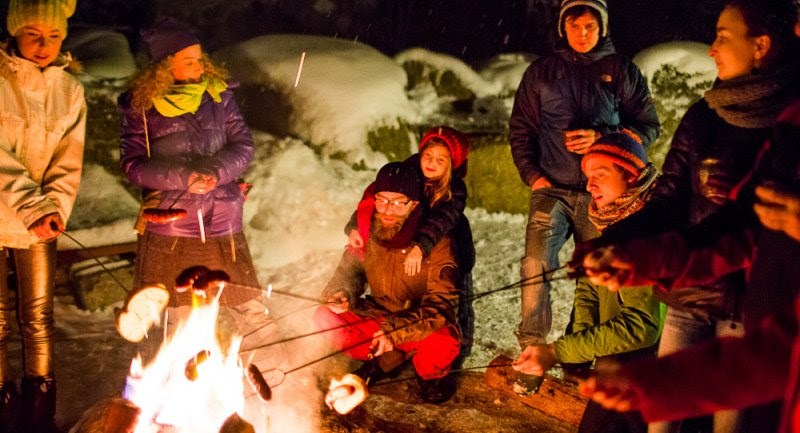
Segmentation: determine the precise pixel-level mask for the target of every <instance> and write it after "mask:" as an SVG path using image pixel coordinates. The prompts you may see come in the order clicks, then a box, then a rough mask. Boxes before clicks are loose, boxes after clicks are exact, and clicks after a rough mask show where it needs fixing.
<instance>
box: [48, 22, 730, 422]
mask: <svg viewBox="0 0 800 433" xmlns="http://www.w3.org/2000/svg"><path fill="white" fill-rule="evenodd" d="M69 42H70V43H69V44H68V45H69V46H68V48H69V49H71V50H72V51H73V53H74V54H76V56H77V57H78V58H82V59H84V66H85V72H86V74H85V76H83V77H82V80H83V81H84V83H85V84H86V86H87V95H88V96H89V97H90V98H95V101H97V100H100V101H101V102H102V101H104V102H105V103H106V105H108V103H111V104H113V103H114V101H115V97H116V95H117V94H118V93H119V90H120V89H121V83H122V82H123V81H124V79H125V78H126V77H128V76H130V75H131V74H133V73H134V72H135V67H136V66H135V65H136V63H135V62H134V58H135V56H134V55H133V54H132V53H131V52H130V49H129V48H128V45H127V42H126V41H125V38H124V37H121V35H119V34H115V33H113V32H98V34H95V35H92V34H84V35H83V36H82V38H81V39H80V40H71V41H69ZM707 49H708V47H707V46H705V45H703V44H699V43H686V42H680V43H670V44H661V45H659V46H657V47H652V48H650V49H648V50H645V51H643V52H642V53H641V54H640V55H639V56H637V58H636V59H635V60H636V62H637V64H638V65H639V67H640V68H641V69H642V70H643V72H644V73H645V75H646V76H648V78H649V79H652V78H653V75H654V74H656V73H657V71H659V70H660V69H661V68H662V65H663V64H665V63H667V64H670V65H673V66H674V67H676V68H678V70H679V71H682V72H684V73H685V74H686V76H688V77H691V78H690V79H691V80H695V81H696V82H705V83H708V82H710V80H711V79H713V77H714V75H715V72H716V71H715V68H714V64H713V61H711V60H710V58H708V56H707V54H706V51H707ZM82 53H84V55H82ZM303 53H305V58H304V61H303V67H302V71H301V72H300V63H301V57H302V56H303ZM213 54H214V57H215V58H216V59H218V60H221V61H223V62H224V64H225V65H226V66H227V67H228V68H229V70H230V71H231V73H232V75H233V76H234V77H235V78H236V79H237V80H238V81H240V82H241V83H242V85H243V88H246V89H250V88H254V87H253V86H262V87H263V88H265V89H269V91H270V94H271V95H279V96H280V101H281V104H282V106H283V108H286V107H288V109H283V110H279V109H277V108H276V107H273V106H270V105H264V106H261V107H258V108H259V110H250V111H248V110H243V111H247V112H250V113H253V114H252V115H253V116H254V117H252V118H248V119H249V120H250V119H252V121H251V127H252V128H253V135H254V138H255V142H256V156H255V158H254V160H253V163H252V165H251V167H250V169H249V171H248V172H247V174H246V179H247V180H248V181H250V182H252V183H253V184H254V186H253V189H252V190H251V191H250V194H249V195H248V198H247V202H246V203H245V216H244V218H245V234H246V235H247V238H248V242H249V246H250V249H251V252H252V255H253V259H254V261H255V265H256V268H257V270H258V273H259V277H260V281H261V283H262V284H263V286H264V287H266V286H267V284H272V285H273V287H274V288H275V289H278V290H282V291H286V292H291V293H295V294H299V295H304V296H309V297H315V296H317V295H318V293H319V292H320V290H321V288H322V287H323V286H324V284H325V282H326V281H327V278H328V277H329V276H330V274H331V273H332V271H333V269H334V267H335V265H336V263H337V261H338V258H339V255H340V254H341V252H342V250H343V247H344V245H345V243H346V237H345V235H344V233H343V231H342V228H343V226H344V223H345V222H346V221H347V219H348V217H349V215H350V213H351V212H352V211H353V210H354V208H355V206H356V203H357V201H358V198H359V197H360V194H361V191H362V190H363V188H364V187H365V186H366V185H367V184H368V183H369V182H370V181H371V180H372V178H373V177H374V175H375V169H376V168H378V167H380V166H381V165H382V164H383V163H385V162H387V161H388V158H387V156H386V155H384V154H382V153H380V152H377V151H375V150H372V149H371V148H370V147H369V146H367V145H366V142H367V137H368V135H369V134H370V131H374V130H375V129H377V128H380V127H386V126H388V127H394V126H397V125H431V124H436V123H445V124H448V123H450V122H448V113H449V112H448V109H447V107H448V106H449V104H450V102H452V98H449V97H447V96H440V95H439V94H437V91H436V87H435V85H434V84H435V83H430V82H428V83H417V84H416V85H415V86H413V87H412V88H409V87H408V78H407V73H406V70H405V69H404V68H403V67H402V66H401V65H402V64H403V63H405V62H408V61H420V62H423V63H425V64H428V65H435V66H436V68H437V69H438V70H439V71H440V72H441V71H448V72H449V73H452V74H454V75H455V76H456V77H457V78H458V79H459V80H460V82H461V83H462V84H463V85H464V86H465V87H467V88H468V89H469V90H470V91H471V92H472V93H473V94H474V95H475V96H476V97H477V98H478V99H480V100H483V101H485V103H486V104H487V106H491V107H493V108H492V110H482V111H481V112H480V113H475V115H476V116H482V119H478V120H481V121H484V122H485V121H487V119H485V118H486V117H487V116H491V117H494V119H490V120H493V121H494V122H495V123H496V124H504V123H505V122H506V121H507V117H508V112H509V110H510V107H511V104H512V101H513V91H514V90H515V89H516V86H517V84H518V83H519V80H520V78H521V76H522V73H523V72H524V69H525V68H526V67H527V65H528V63H529V62H530V61H531V60H532V58H533V56H530V55H523V54H519V55H514V54H506V55H503V56H499V57H497V58H495V59H493V60H492V61H491V62H489V63H487V64H486V66H484V67H482V68H481V69H480V70H476V69H473V68H472V67H470V66H469V65H467V64H465V63H463V62H462V61H460V60H459V59H457V58H454V57H451V56H449V55H445V54H441V53H436V52H432V51H428V50H424V49H410V50H406V51H403V52H401V53H399V54H397V55H396V56H394V57H388V56H386V55H384V54H381V53H380V52H379V51H377V50H375V49H373V48H371V47H369V46H367V45H363V44H360V43H357V42H353V41H344V40H340V39H333V38H324V37H312V36H302V35H270V36H260V37H256V38H254V39H251V40H248V41H245V42H242V43H239V44H236V45H233V46H229V47H225V48H222V49H220V50H218V51H216V52H214V53H213ZM248 86H249V87H248ZM684 99H685V98H684ZM688 102H689V101H687V100H679V101H672V103H673V105H674V107H673V108H674V111H676V112H677V114H678V115H680V114H682V110H685V105H686V104H688ZM675 107H676V108H675ZM273 114H274V116H275V118H273V119H270V117H271V116H272V115H273ZM106 117H108V119H106V120H107V121H108V122H107V123H106V124H104V125H99V124H95V125H92V124H89V125H88V128H89V129H92V128H107V129H109V130H108V131H97V130H94V133H95V134H99V135H103V134H105V135H107V136H109V137H113V135H114V134H116V133H117V130H115V129H114V128H113V127H109V126H108V125H115V122H116V119H115V118H114V117H113V115H112V114H108V113H107V114H106ZM469 119H470V117H469V116H467V120H466V121H467V122H469V121H470V120H469ZM278 120H280V121H281V122H282V124H283V128H284V131H282V133H281V134H276V133H274V132H273V133H267V132H263V130H260V129H259V126H260V125H269V124H270V122H272V123H273V124H274V123H275V122H277V121H278ZM464 121H465V120H464V118H463V117H461V118H459V119H458V122H462V123H463V122H464ZM476 121H477V120H476ZM453 122H454V123H455V122H456V120H455V119H454V121H453ZM668 133H669V131H667V135H668ZM500 134H501V135H502V131H500ZM410 135H411V136H410V139H411V143H412V145H411V146H412V149H409V152H410V151H413V150H414V149H413V148H414V147H415V146H416V142H417V139H418V137H416V136H415V135H414V134H410ZM110 142H111V140H109V141H108V142H107V143H106V145H105V146H106V147H105V148H101V147H100V145H96V146H95V147H93V148H91V149H87V154H86V161H85V164H84V176H83V182H82V185H81V189H80V192H79V196H78V203H77V204H76V207H75V211H74V214H73V216H72V218H71V220H70V221H69V225H68V232H67V233H68V234H70V235H71V236H73V237H75V238H76V239H78V240H79V241H80V242H82V243H83V244H85V245H87V246H100V245H113V244H122V243H126V242H132V241H135V235H134V232H133V230H132V226H133V221H134V217H135V215H136V212H137V209H138V199H137V196H136V194H135V190H133V189H132V188H131V187H130V186H129V185H126V182H125V180H124V179H123V178H122V176H121V173H120V172H119V170H118V169H117V168H116V167H115V166H114V164H113V163H110V162H109V161H110V160H111V161H113V159H114V157H115V156H116V157H118V150H116V149H115V148H113V145H110V144H109V143H110ZM505 157H507V158H509V159H510V158H511V155H510V151H506V152H505ZM478 182H486V183H495V184H511V183H519V182H520V181H519V179H518V177H517V176H512V177H508V178H492V179H479V180H478ZM521 200H523V201H527V197H523V198H521ZM466 214H467V216H468V218H469V220H470V222H471V224H472V230H473V236H474V239H475V247H476V251H477V264H476V266H475V269H474V272H473V286H474V291H475V292H476V293H481V292H486V291H489V290H492V289H496V288H498V287H502V286H505V285H507V284H511V283H514V282H516V281H518V280H519V259H520V258H521V256H522V251H523V246H524V245H523V244H524V227H525V223H526V218H527V215H523V214H509V213H497V212H495V213H491V212H488V211H486V210H485V209H482V208H473V207H470V208H468V209H467V212H466ZM74 248H76V246H75V244H74V243H73V242H72V241H71V240H70V239H67V238H65V237H63V236H62V237H61V238H60V239H59V249H61V250H66V249H74ZM569 253H570V251H569V247H568V248H565V251H562V259H566V258H567V257H568V255H569ZM118 265H119V264H118ZM122 265H123V266H124V265H125V263H124V262H123V263H122ZM82 266H84V267H88V268H89V271H85V272H84V273H87V272H88V273H92V272H94V273H98V272H100V271H99V269H96V267H93V266H92V263H88V264H87V263H83V264H82ZM61 293H62V295H61V296H59V297H58V305H57V311H56V322H57V327H58V332H59V341H58V343H57V344H58V346H57V353H58V359H57V374H59V386H60V389H59V405H60V406H59V414H58V420H59V422H61V423H63V424H64V425H66V426H69V425H72V424H74V423H75V421H76V420H77V419H78V417H79V416H80V415H81V413H83V411H85V410H86V409H87V408H89V407H90V406H91V405H93V404H94V403H96V402H98V401H100V400H101V399H103V398H105V397H109V396H113V395H115V393H116V392H117V391H115V390H118V391H121V389H122V381H123V379H124V377H125V373H126V371H127V367H128V365H129V361H130V359H131V358H132V357H133V355H134V354H135V353H136V352H137V351H141V352H143V353H145V354H148V353H150V354H152V352H153V350H154V349H153V347H154V346H155V345H156V344H157V342H156V341H155V340H157V339H156V338H152V340H154V341H151V342H149V343H145V344H140V345H134V344H132V343H128V342H126V341H124V340H122V339H121V338H119V337H118V336H116V333H115V331H114V325H113V308H114V307H117V306H119V305H120V304H115V305H111V306H107V307H105V308H101V309H98V310H95V311H86V310H82V309H81V308H79V307H78V306H77V305H76V301H75V298H74V297H73V296H72V294H71V293H70V292H64V291H62V292H61ZM571 302H572V287H571V286H570V284H566V283H560V284H557V285H556V290H555V293H554V294H553V309H554V315H555V317H554V322H553V331H552V333H551V335H550V339H555V338H557V337H558V336H559V335H561V333H562V330H563V328H564V326H565V325H566V322H567V319H568V314H569V311H570V309H571ZM308 305H309V304H308V303H305V304H303V303H302V302H300V303H297V302H296V301H292V302H289V298H286V297H283V298H281V297H280V296H277V295H275V296H273V297H272V298H270V299H269V300H268V306H269V308H270V311H271V312H270V314H271V315H272V316H273V317H275V318H277V319H278V320H276V324H277V325H278V326H277V327H276V328H277V329H276V331H275V337H276V339H278V338H281V337H288V336H292V335H298V334H300V333H302V332H308V330H309V329H308V327H307V325H308V323H309V320H308V318H309V317H310V313H311V311H313V309H312V308H309V307H308ZM474 308H475V314H476V318H475V323H476V330H475V344H474V347H473V349H472V354H471V355H470V356H469V357H468V358H467V360H466V362H465V366H482V365H486V364H488V362H489V361H490V360H491V359H492V358H494V357H495V356H496V355H498V354H500V353H506V354H509V355H511V356H514V355H516V353H517V351H518V348H517V346H516V339H515V338H514V329H515V327H516V325H517V322H518V320H519V295H518V292H517V291H516V290H510V291H504V292H500V293H498V294H494V295H491V296H487V297H484V298H482V299H479V300H477V301H475V302H474ZM286 314H288V315H287V316H284V315H286ZM285 349H286V350H287V351H288V352H287V353H290V356H288V357H287V358H286V359H284V360H282V361H281V362H282V364H281V365H282V366H283V367H282V368H292V367H294V366H298V365H303V364H305V363H307V362H309V361H312V360H314V359H316V358H318V357H320V356H323V355H325V354H327V353H330V350H331V349H330V348H329V347H325V345H324V343H323V342H321V341H320V340H319V339H316V338H308V339H300V340H297V341H293V342H291V343H289V345H288V346H286V347H285ZM331 365H333V366H332V367H331ZM353 365H354V364H349V365H348V364H347V362H346V361H343V360H338V361H337V363H334V364H326V366H327V367H326V368H332V369H338V370H339V372H341V371H344V370H345V369H347V368H352V366H353ZM316 367H317V366H312V367H310V368H309V369H308V371H307V372H303V373H302V374H301V372H298V374H296V375H294V374H293V375H291V377H292V380H289V377H288V376H287V386H282V387H279V389H280V388H285V389H287V390H290V389H294V390H298V389H301V390H305V391H302V392H301V393H300V394H302V395H304V396H305V397H307V399H302V398H299V394H296V393H295V394H293V398H292V399H284V400H280V399H276V402H275V403H273V404H272V405H271V406H270V409H269V411H270V423H271V425H272V426H277V427H280V426H287V428H288V426H291V428H290V430H282V429H280V428H276V431H316V430H317V429H318V428H319V427H318V424H317V421H316V420H314V419H308V416H307V415H308V414H307V413H304V411H303V409H302V408H303V407H304V406H305V407H309V405H310V407H318V406H319V399H320V398H321V397H320V394H319V393H318V392H317V391H316V388H317V383H316V382H317V381H318V379H317V376H319V375H322V376H325V375H326V374H330V372H321V371H320V369H319V368H316ZM88 372H91V373H92V375H91V378H87V377H85V376H83V375H84V374H89V373H88ZM292 383H293V384H292ZM287 392H288V391H287ZM290 400H291V401H290ZM306 412H307V411H306Z"/></svg>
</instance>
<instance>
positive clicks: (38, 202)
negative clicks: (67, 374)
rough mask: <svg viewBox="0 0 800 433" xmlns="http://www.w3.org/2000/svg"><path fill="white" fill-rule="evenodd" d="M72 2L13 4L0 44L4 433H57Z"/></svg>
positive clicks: (74, 121)
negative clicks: (16, 335) (17, 355)
mask: <svg viewBox="0 0 800 433" xmlns="http://www.w3.org/2000/svg"><path fill="white" fill-rule="evenodd" d="M74 10H75V0H11V1H10V3H9V11H8V18H7V27H8V32H9V34H10V35H11V36H12V39H10V40H9V41H8V42H7V43H6V44H4V45H3V46H0V433H5V432H7V431H10V430H11V429H13V428H14V426H15V425H16V424H19V426H18V427H19V428H20V430H19V431H30V432H33V431H35V432H42V433H49V432H54V431H57V428H56V425H55V422H54V417H55V380H54V375H53V365H52V363H53V331H54V325H53V291H54V274H55V265H56V242H55V240H56V237H57V236H58V235H59V234H60V233H61V232H62V231H63V230H64V228H65V225H66V221H67V219H68V218H69V215H70V213H71V212H72V206H73V204H74V203H75V197H76V195H77V192H78V184H79V182H80V177H81V166H82V163H83V145H84V133H85V129H86V102H85V100H84V93H83V86H82V85H81V83H80V82H79V81H78V80H77V79H76V78H74V77H73V76H71V75H70V74H69V73H68V72H66V71H65V69H66V68H67V66H69V63H70V60H71V59H70V57H69V56H68V55H64V54H62V53H61V52H60V50H61V43H62V41H63V40H64V37H66V35H67V18H68V17H69V16H71V15H72V13H73V12H74ZM9 263H11V265H12V266H13V267H14V269H15V274H16V279H17V282H18V287H17V296H16V302H17V304H18V305H17V312H18V316H19V317H17V322H18V323H19V325H20V333H21V334H22V348H23V357H22V359H23V360H24V363H23V372H22V373H23V377H22V382H21V395H19V396H18V394H17V390H16V385H15V375H13V374H12V372H11V371H10V368H9V360H8V343H9V340H10V339H11V335H10V334H11V332H12V327H11V320H12V317H11V316H12V311H14V309H15V308H14V305H13V302H14V301H13V299H12V298H11V296H10V293H11V291H12V290H11V288H10V287H9V284H8V281H7V278H6V276H7V275H8V266H9Z"/></svg>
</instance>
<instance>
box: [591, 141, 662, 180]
mask: <svg viewBox="0 0 800 433" xmlns="http://www.w3.org/2000/svg"><path fill="white" fill-rule="evenodd" d="M592 158H606V159H609V160H611V161H612V162H613V163H614V164H617V165H618V166H620V167H622V168H623V169H625V171H627V172H629V173H631V174H632V175H634V176H639V174H640V173H641V172H642V170H643V169H644V168H645V167H646V166H647V152H646V151H645V149H644V146H642V144H641V143H639V142H638V141H636V140H635V139H634V138H633V136H631V135H630V134H628V133H625V132H612V133H611V134H606V135H604V136H602V137H600V139H599V140H597V141H596V142H595V143H594V144H592V145H591V146H590V147H589V151H588V152H586V154H585V155H583V160H581V168H582V169H584V171H585V169H586V161H588V160H590V159H592Z"/></svg>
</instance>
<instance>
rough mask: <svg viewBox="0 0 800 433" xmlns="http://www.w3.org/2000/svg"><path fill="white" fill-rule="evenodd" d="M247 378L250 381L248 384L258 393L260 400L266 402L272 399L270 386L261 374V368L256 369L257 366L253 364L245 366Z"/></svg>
mask: <svg viewBox="0 0 800 433" xmlns="http://www.w3.org/2000/svg"><path fill="white" fill-rule="evenodd" d="M247 379H248V381H249V382H250V386H252V387H253V390H254V391H255V392H256V393H258V396H259V397H260V398H261V400H262V401H264V402H268V401H270V400H272V388H270V387H269V384H268V383H267V380H266V379H264V375H262V374H261V370H259V369H258V366H256V365H255V364H250V365H248V366H247Z"/></svg>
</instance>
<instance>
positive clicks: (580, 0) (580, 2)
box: [558, 0, 608, 38]
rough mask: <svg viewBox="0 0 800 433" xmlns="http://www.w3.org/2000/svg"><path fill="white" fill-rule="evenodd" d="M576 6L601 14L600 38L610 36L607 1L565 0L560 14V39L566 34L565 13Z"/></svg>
mask: <svg viewBox="0 0 800 433" xmlns="http://www.w3.org/2000/svg"><path fill="white" fill-rule="evenodd" d="M575 6H588V7H590V8H592V9H594V10H596V11H597V13H598V14H600V37H601V38H602V37H605V36H608V5H607V4H606V0H563V1H562V2H561V10H560V11H559V12H558V37H560V38H563V37H565V36H566V35H565V34H564V13H565V12H566V11H567V10H568V9H571V8H574V7H575Z"/></svg>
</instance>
